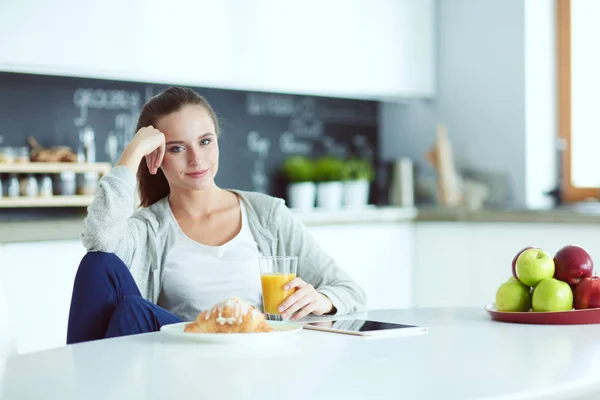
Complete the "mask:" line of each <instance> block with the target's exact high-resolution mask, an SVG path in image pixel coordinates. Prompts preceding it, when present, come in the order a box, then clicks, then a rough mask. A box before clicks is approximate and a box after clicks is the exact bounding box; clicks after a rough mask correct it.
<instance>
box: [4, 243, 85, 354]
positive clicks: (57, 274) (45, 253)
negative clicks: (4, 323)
mask: <svg viewBox="0 0 600 400" xmlns="http://www.w3.org/2000/svg"><path fill="white" fill-rule="evenodd" d="M84 255H85V249H84V247H83V246H82V245H81V242H79V241H55V242H54V241H53V242H32V243H15V244H6V245H4V246H3V251H2V263H1V264H0V276H1V277H2V281H3V283H4V288H5V297H6V302H7V304H8V307H9V310H10V312H11V317H12V321H13V323H14V325H15V332H14V334H15V336H16V339H17V345H18V348H19V352H21V353H25V352H30V351H37V350H43V349H49V348H54V347H59V346H63V345H65V342H66V334H67V321H68V316H69V307H70V304H71V293H72V290H73V281H74V279H75V274H76V272H77V267H78V265H79V262H80V261H81V258H82V257H83V256H84Z"/></svg>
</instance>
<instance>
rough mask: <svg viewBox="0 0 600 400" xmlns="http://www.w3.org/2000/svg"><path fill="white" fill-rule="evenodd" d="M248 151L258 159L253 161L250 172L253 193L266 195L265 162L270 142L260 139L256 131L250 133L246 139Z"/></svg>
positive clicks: (267, 182) (267, 181)
mask: <svg viewBox="0 0 600 400" xmlns="http://www.w3.org/2000/svg"><path fill="white" fill-rule="evenodd" d="M246 144H247V145H248V150H250V151H251V152H252V153H256V154H257V155H258V157H257V158H256V159H255V160H254V166H253V168H252V172H251V180H252V187H253V189H254V190H255V191H257V192H261V193H266V191H267V186H268V184H269V180H268V178H267V172H266V169H265V162H266V160H267V157H268V156H269V149H270V148H271V140H269V138H266V137H261V136H260V134H259V133H258V132H256V131H250V132H249V133H248V136H247V137H246Z"/></svg>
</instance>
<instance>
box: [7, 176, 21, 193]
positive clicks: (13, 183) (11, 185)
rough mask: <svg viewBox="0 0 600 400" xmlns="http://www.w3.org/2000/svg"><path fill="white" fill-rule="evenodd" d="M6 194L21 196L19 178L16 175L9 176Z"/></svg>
mask: <svg viewBox="0 0 600 400" xmlns="http://www.w3.org/2000/svg"><path fill="white" fill-rule="evenodd" d="M6 194H7V196H8V197H19V179H17V176H16V175H11V176H10V177H9V178H8V186H7V188H6Z"/></svg>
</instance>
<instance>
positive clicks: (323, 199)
mask: <svg viewBox="0 0 600 400" xmlns="http://www.w3.org/2000/svg"><path fill="white" fill-rule="evenodd" d="M343 197H344V183H343V182H319V183H318V184H317V207H320V208H323V209H325V210H339V209H340V208H342V200H343Z"/></svg>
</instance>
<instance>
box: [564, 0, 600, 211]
mask: <svg viewBox="0 0 600 400" xmlns="http://www.w3.org/2000/svg"><path fill="white" fill-rule="evenodd" d="M556 5H557V46H558V48H557V59H558V60H557V62H558V63H557V75H558V135H559V138H561V139H562V142H563V143H564V145H565V146H564V152H563V158H562V191H563V193H562V195H563V199H564V201H566V202H574V201H582V200H585V199H587V198H598V197H600V52H599V51H598V45H597V44H596V41H597V39H598V38H599V37H600V23H598V17H599V16H600V1H598V0H577V1H572V0H557V2H556Z"/></svg>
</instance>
